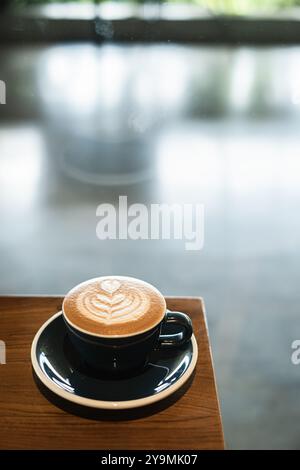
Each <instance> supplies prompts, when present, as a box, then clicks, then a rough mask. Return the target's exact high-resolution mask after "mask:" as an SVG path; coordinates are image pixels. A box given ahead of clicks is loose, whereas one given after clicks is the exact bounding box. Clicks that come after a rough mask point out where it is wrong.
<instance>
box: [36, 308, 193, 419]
mask: <svg viewBox="0 0 300 470" xmlns="http://www.w3.org/2000/svg"><path fill="white" fill-rule="evenodd" d="M197 355H198V348H197V343H196V340H195V337H194V336H193V337H192V338H191V340H190V341H189V342H188V343H187V344H186V345H184V346H181V347H180V348H177V349H170V350H159V351H155V352H153V354H152V357H151V360H150V363H149V365H148V366H147V367H146V368H145V369H144V370H142V371H140V372H139V373H136V374H132V375H131V376H126V377H123V378H114V377H109V376H107V375H103V374H101V373H99V372H97V371H94V370H91V369H89V367H88V366H87V365H85V364H84V363H83V362H82V361H81V359H80V358H79V357H78V355H77V353H76V351H74V350H73V348H72V345H71V343H70V342H69V340H68V336H67V333H66V329H65V324H64V322H63V318H62V313H61V312H59V313H57V314H56V315H54V316H53V317H51V318H50V319H49V320H48V321H47V322H46V323H45V324H44V325H43V326H42V327H41V328H40V330H39V331H38V332H37V334H36V336H35V338H34V341H33V343H32V349H31V361H32V366H33V369H34V372H35V374H36V376H37V378H38V379H39V380H40V381H41V383H42V385H43V386H44V387H45V388H46V389H48V390H49V391H50V392H52V393H53V394H55V395H56V396H58V397H60V398H63V399H64V400H67V401H68V402H72V403H75V404H77V405H81V406H84V407H90V408H97V409H100V410H126V409H132V408H138V407H142V406H146V405H150V404H152V403H155V402H158V401H160V400H162V399H164V398H166V397H168V396H170V395H172V394H173V393H174V392H176V391H178V390H179V389H180V388H181V387H182V386H183V385H184V384H185V383H186V382H187V380H188V379H189V378H190V376H191V374H192V372H193V370H194V368H195V365H196V362H197Z"/></svg>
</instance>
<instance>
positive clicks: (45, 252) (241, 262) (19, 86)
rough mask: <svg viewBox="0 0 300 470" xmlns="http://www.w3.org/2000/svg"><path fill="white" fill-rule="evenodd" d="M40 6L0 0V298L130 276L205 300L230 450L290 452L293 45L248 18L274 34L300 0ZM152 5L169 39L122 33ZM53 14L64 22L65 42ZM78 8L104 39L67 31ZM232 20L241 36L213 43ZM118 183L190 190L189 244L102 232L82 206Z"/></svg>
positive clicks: (172, 198) (297, 77)
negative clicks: (192, 226) (196, 241)
mask: <svg viewBox="0 0 300 470" xmlns="http://www.w3.org/2000/svg"><path fill="white" fill-rule="evenodd" d="M49 3H51V2H40V1H34V0H32V1H26V0H22V1H21V0H20V1H19V0H18V1H17V0H15V1H8V0H7V1H6V2H4V1H3V2H2V3H1V8H2V10H3V11H2V13H1V18H2V20H1V21H2V22H3V24H4V23H5V25H6V32H7V31H8V32H9V34H7V36H5V35H2V36H1V34H0V39H1V43H0V79H1V80H4V81H5V83H6V105H0V220H1V229H0V260H1V261H0V294H3V295H7V294H12V295H15V294H18V295H21V294H22V295H23V294H28V295H32V294H64V293H65V292H66V291H67V290H68V289H70V288H71V287H72V286H74V285H75V284H76V283H78V282H80V281H82V280H85V279H88V278H91V277H95V276H98V275H104V274H108V275H109V274H123V275H124V274H127V275H131V276H135V277H140V278H142V279H145V280H147V281H149V282H151V283H153V284H154V285H156V286H157V287H158V288H159V289H160V290H161V291H162V292H163V293H164V294H168V295H195V296H203V297H204V300H205V303H206V309H207V316H208V324H209V329H210V336H211V342H212V349H213V355H214V360H215V367H216V376H217V382H218V388H219V393H220V399H221V407H222V414H223V421H224V429H225V438H226V442H227V446H228V447H229V448H233V449H245V448H277V449H278V448H300V410H299V406H298V395H299V388H300V368H299V367H297V366H294V365H292V364H291V352H292V350H291V343H292V341H293V340H295V339H299V338H300V315H299V301H300V289H299V279H300V219H299V216H298V211H299V209H300V150H299V149H300V133H299V119H300V45H299V44H298V43H297V40H295V42H292V41H291V40H290V38H289V41H288V42H284V41H282V42H280V41H279V43H278V41H277V42H276V43H273V42H272V41H270V40H268V41H267V42H268V43H267V44H266V43H265V44H261V43H256V34H257V35H259V37H260V38H261V37H262V36H263V34H264V23H262V21H263V19H266V18H272V24H271V28H272V31H273V37H275V38H276V35H277V32H278V34H281V35H282V34H283V32H284V31H285V30H284V29H283V28H282V24H283V23H282V21H283V19H285V23H284V25H285V26H284V27H285V28H286V34H288V31H289V28H288V26H287V25H288V24H290V25H291V26H293V27H294V26H295V24H296V26H298V23H297V22H298V18H300V10H299V9H298V6H297V5H298V4H299V3H300V2H299V1H294V0H290V1H288V0H284V1H283V0H282V1H279V0H278V1H276V0H268V1H267V0H264V1H250V0H249V1H246V0H245V1H238V0H235V1H234V0H232V1H225V0H224V1H217V0H210V1H204V0H194V1H191V2H188V1H187V2H186V3H179V2H169V3H158V4H149V3H142V2H136V3H132V4H127V3H124V2H117V3H111V2H103V3H98V2H95V3H94V4H91V3H89V2H72V3H68V2H64V3H62V4H57V3H52V4H51V5H50V4H49ZM137 8H138V9H137ZM149 11H150V12H152V13H151V15H150V16H151V21H152V23H151V24H152V26H153V25H154V26H153V30H152V31H157V32H158V34H159V33H160V32H161V31H162V28H164V27H169V24H171V26H172V39H170V40H166V41H157V38H156V37H155V35H154V36H151V35H150V36H149V37H148V40H147V41H145V40H144V38H143V41H139V39H138V32H136V30H134V29H132V30H131V33H132V34H131V33H130V28H131V27H132V23H130V18H131V17H132V14H133V13H132V12H134V15H135V17H137V16H138V15H139V18H142V20H141V21H144V22H145V25H147V23H148V22H149V21H150V20H149ZM162 17H163V18H164V23H163V24H162V23H161V22H160V21H159V20H160V19H161V18H162ZM49 18H51V19H52V29H51V34H50V33H49V30H48V21H49ZM62 18H63V19H64V25H66V24H68V21H70V22H72V21H73V20H74V18H75V20H76V21H77V22H75V23H72V34H71V33H69V32H68V28H66V30H65V31H66V32H65V35H66V37H65V40H64V41H61V40H57V39H56V36H55V32H56V31H58V30H59V29H60V28H61V23H60V20H61V19H62ZM102 18H104V19H105V21H102ZM110 18H113V19H114V20H116V19H117V20H118V21H120V23H118V24H117V27H118V28H125V30H126V27H127V28H128V30H127V31H129V33H128V34H127V33H126V34H127V36H126V37H127V40H122V41H117V40H115V23H114V22H111V21H110ZM172 18H173V19H174V18H176V20H179V21H180V28H181V31H182V30H183V31H186V32H188V31H189V28H190V24H191V23H190V21H193V20H195V19H197V18H202V19H203V18H205V21H206V23H205V24H206V27H207V28H209V27H210V24H211V28H212V36H213V35H214V34H216V37H217V41H211V42H210V41H206V42H205V43H204V42H201V30H199V28H200V27H201V22H200V23H199V24H198V23H196V28H198V29H197V31H196V32H195V40H193V38H190V40H189V42H184V41H182V40H180V37H181V36H180V35H179V40H176V35H177V29H176V28H177V26H178V25H177V23H169V22H172ZM216 18H217V21H216ZM25 19H26V21H25ZM229 19H230V21H231V23H230V21H229ZM81 20H86V21H88V22H89V23H88V24H89V25H90V27H91V28H92V29H93V31H94V32H95V31H96V33H97V32H98V33H99V32H100V37H101V40H94V39H91V38H90V37H89V36H88V35H87V37H86V39H85V40H84V39H83V38H82V36H83V35H84V34H85V33H82V32H81V34H80V40H79V39H78V37H76V35H75V36H74V31H76V28H78V29H80V28H81V24H82V23H81ZM30 21H31V22H30ZM53 21H54V23H53ZM55 21H56V23H55ZM155 21H157V23H155ZM210 21H211V23H210ZM243 21H248V23H247V24H248V26H249V21H250V23H251V28H252V29H251V31H250V33H249V37H251V41H250V42H251V44H249V43H246V42H244V41H243V40H241V41H239V40H237V41H235V42H232V41H231V42H230V43H228V42H227V41H226V40H225V39H224V40H222V37H223V36H224V38H225V37H226V34H228V28H229V30H230V28H231V26H230V25H233V26H234V25H235V26H234V27H236V28H237V31H239V30H240V31H242V30H243V25H244V24H245V23H243ZM153 22H154V23H153ZM228 22H229V23H228ZM289 22H290V23H289ZM134 24H135V23H134ZM142 24H144V23H142ZM228 24H229V26H228ZM176 25H177V26H176ZM207 25H208V26H207ZM216 25H217V26H216ZM262 25H263V26H262ZM233 26H232V27H233ZM145 27H146V26H145ZM269 27H270V26H269ZM31 28H32V29H35V31H37V33H36V37H35V40H34V41H29V40H28V37H27V36H28V35H27V36H26V35H25V33H26V31H27V33H28V31H29V32H30V30H31ZM194 28H195V25H194ZM213 28H215V29H213ZM226 28H227V33H226ZM276 28H277V29H276ZM298 28H299V26H298ZM268 31H269V30H268ZM229 32H230V31H229ZM23 33H24V36H23ZM196 33H197V34H196ZM178 34H179V33H178ZM38 35H40V36H38ZM68 35H69V36H68ZM236 35H237V36H238V32H237V33H236ZM133 37H134V38H133ZM120 195H127V196H128V202H129V203H135V202H140V203H145V204H150V203H191V202H194V203H196V202H198V203H204V205H205V243H204V248H203V249H202V250H201V251H185V249H184V243H183V242H182V241H178V240H177V241H173V240H156V241H151V240H149V241H142V240H138V241H130V240H122V241H120V240H107V241H99V240H98V239H97V238H96V223H97V218H96V208H97V206H98V205H99V204H101V203H103V202H108V203H112V204H116V205H117V204H118V197H119V196H120Z"/></svg>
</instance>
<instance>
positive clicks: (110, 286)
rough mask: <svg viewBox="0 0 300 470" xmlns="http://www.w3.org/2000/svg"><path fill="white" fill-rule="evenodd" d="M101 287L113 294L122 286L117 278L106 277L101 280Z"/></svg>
mask: <svg viewBox="0 0 300 470" xmlns="http://www.w3.org/2000/svg"><path fill="white" fill-rule="evenodd" d="M100 287H101V289H102V290H104V291H105V292H108V293H109V294H113V293H114V292H116V291H117V290H118V289H119V288H120V287H121V283H120V282H119V281H118V280H117V279H105V280H104V281H102V282H100Z"/></svg>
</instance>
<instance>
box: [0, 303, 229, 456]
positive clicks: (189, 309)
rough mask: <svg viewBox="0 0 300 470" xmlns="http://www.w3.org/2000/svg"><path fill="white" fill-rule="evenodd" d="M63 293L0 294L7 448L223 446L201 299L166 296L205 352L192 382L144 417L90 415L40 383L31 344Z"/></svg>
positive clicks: (1, 430)
mask: <svg viewBox="0 0 300 470" xmlns="http://www.w3.org/2000/svg"><path fill="white" fill-rule="evenodd" d="M61 303H62V298H61V297H0V340H2V341H4V342H5V343H6V351H7V354H6V364H0V449H106V450H116V449H128V450H130V449H134V450H137V449H152V450H156V449H164V450H167V449H186V450H188V449H223V448H224V439H223V430H222V422H221V415H220V409H219V404H218V397H217V391H216V384H215V378H214V371H213V364H212V358H211V353H210V344H209V338H208V331H207V325H206V318H205V312H204V304H203V301H202V300H201V299H200V298H167V304H168V307H169V308H170V309H171V310H179V311H183V312H186V313H188V314H189V315H190V316H191V318H192V320H193V324H194V331H195V336H196V339H197V342H198V346H199V358H198V363H197V367H196V372H195V374H194V379H193V382H192V384H191V386H190V388H189V389H188V390H187V391H186V393H185V394H184V395H183V396H181V397H180V398H179V399H178V400H177V401H176V402H175V403H173V404H172V405H171V406H169V407H167V408H164V409H162V410H160V411H158V412H157V413H155V414H152V415H148V416H145V417H143V418H139V419H131V420H129V419H127V420H122V421H111V420H95V419H94V420H91V419H87V418H85V417H79V416H77V415H74V414H70V413H67V412H66V411H63V410H62V409H61V408H58V407H57V406H55V405H53V404H52V403H50V402H49V401H48V400H47V399H46V398H45V397H44V395H42V394H41V392H40V391H39V390H38V388H37V386H36V384H35V382H34V379H33V375H32V369H31V363H30V346H31V342H32V340H33V337H34V335H35V332H36V331H37V330H38V328H39V327H40V326H41V325H42V323H43V322H45V320H47V319H48V318H49V317H50V316H51V315H53V314H54V313H56V312H57V311H59V310H60V308H61Z"/></svg>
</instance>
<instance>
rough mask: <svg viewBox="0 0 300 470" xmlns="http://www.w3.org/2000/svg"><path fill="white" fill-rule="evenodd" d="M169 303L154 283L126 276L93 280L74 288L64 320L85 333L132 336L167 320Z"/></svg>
mask: <svg viewBox="0 0 300 470" xmlns="http://www.w3.org/2000/svg"><path fill="white" fill-rule="evenodd" d="M165 312H166V302H165V299H164V297H163V296H162V294H161V293H160V292H159V291H158V290H157V289H156V288H155V287H153V286H151V284H148V283H147V282H144V281H141V280H139V279H134V278H131V277H125V276H106V277H99V278H95V279H91V280H90V281H86V282H83V283H82V284H79V285H78V286H76V287H74V289H72V290H71V291H70V292H69V293H68V294H67V295H66V297H65V299H64V302H63V314H64V318H65V320H66V321H67V323H69V324H70V325H71V326H73V327H74V328H77V329H79V330H81V331H83V332H84V333H88V334H92V335H96V336H103V337H111V336H113V337H116V336H120V337H122V336H132V335H135V334H140V333H143V332H146V331H148V330H150V329H151V328H154V327H155V326H156V325H158V324H159V323H160V322H161V320H162V319H163V317H164V315H165Z"/></svg>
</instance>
